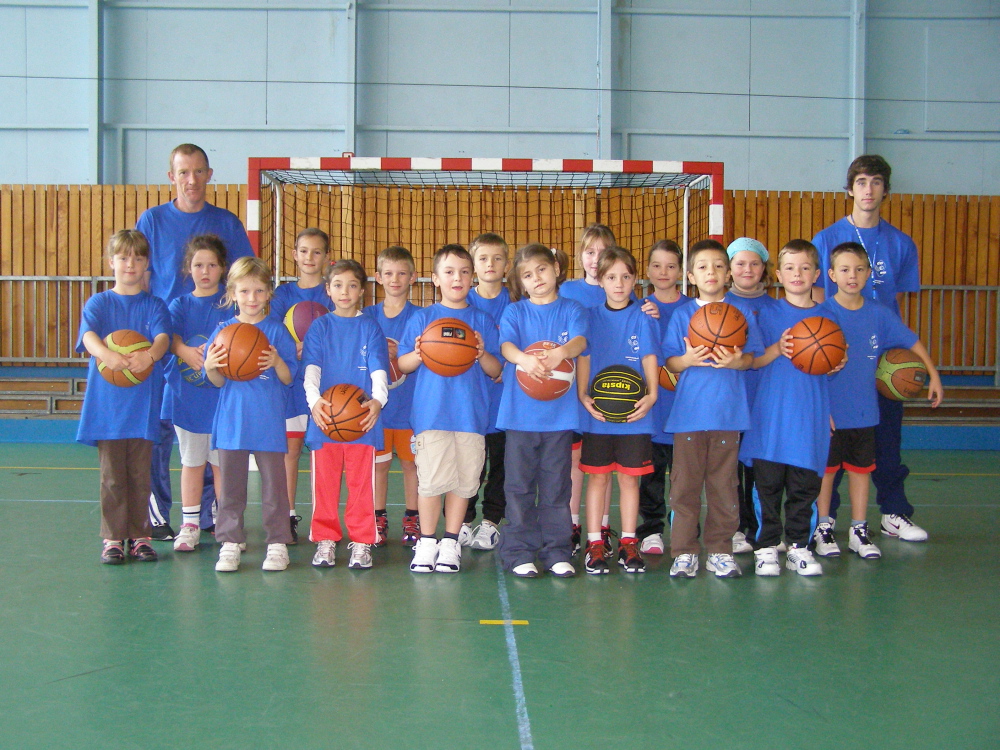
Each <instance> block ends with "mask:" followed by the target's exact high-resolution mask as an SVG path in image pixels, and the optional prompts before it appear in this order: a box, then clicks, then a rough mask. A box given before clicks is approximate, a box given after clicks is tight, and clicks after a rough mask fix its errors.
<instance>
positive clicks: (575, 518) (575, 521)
mask: <svg viewBox="0 0 1000 750" xmlns="http://www.w3.org/2000/svg"><path fill="white" fill-rule="evenodd" d="M569 517H570V518H571V519H572V521H573V525H574V526H579V525H580V514H579V513H570V514H569Z"/></svg>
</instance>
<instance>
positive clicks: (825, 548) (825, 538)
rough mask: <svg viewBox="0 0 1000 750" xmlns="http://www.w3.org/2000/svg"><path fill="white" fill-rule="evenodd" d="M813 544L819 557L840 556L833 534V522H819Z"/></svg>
mask: <svg viewBox="0 0 1000 750" xmlns="http://www.w3.org/2000/svg"><path fill="white" fill-rule="evenodd" d="M813 546H814V547H815V549H816V554H817V555H819V556H820V557H840V547H839V546H838V545H837V540H836V539H835V538H834V536H833V524H830V523H821V524H819V525H818V526H817V527H816V531H814V532H813Z"/></svg>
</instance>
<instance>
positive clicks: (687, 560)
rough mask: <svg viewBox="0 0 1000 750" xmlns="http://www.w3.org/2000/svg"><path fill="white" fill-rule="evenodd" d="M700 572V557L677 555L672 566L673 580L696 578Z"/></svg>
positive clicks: (671, 574)
mask: <svg viewBox="0 0 1000 750" xmlns="http://www.w3.org/2000/svg"><path fill="white" fill-rule="evenodd" d="M697 572H698V555H690V554H684V555H677V557H675V558H674V562H673V564H672V565H671V566H670V577H671V578H694V576H695V573H697Z"/></svg>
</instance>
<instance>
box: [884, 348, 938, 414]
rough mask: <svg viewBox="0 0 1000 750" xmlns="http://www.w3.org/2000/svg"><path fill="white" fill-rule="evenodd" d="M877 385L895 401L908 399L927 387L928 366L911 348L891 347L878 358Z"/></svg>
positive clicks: (885, 394) (886, 395) (887, 396)
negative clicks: (925, 365)
mask: <svg viewBox="0 0 1000 750" xmlns="http://www.w3.org/2000/svg"><path fill="white" fill-rule="evenodd" d="M875 387H876V388H878V392H879V393H881V394H882V395H883V396H885V397H886V398H889V399H892V400H893V401H907V400H909V399H913V398H916V397H917V396H919V395H920V391H922V390H923V389H924V388H926V387H927V368H926V367H924V363H923V362H922V361H921V360H920V357H918V356H917V355H916V354H914V353H913V352H911V351H910V350H909V349H890V350H889V351H887V352H886V353H885V354H883V355H882V356H881V357H879V360H878V368H877V369H876V370H875Z"/></svg>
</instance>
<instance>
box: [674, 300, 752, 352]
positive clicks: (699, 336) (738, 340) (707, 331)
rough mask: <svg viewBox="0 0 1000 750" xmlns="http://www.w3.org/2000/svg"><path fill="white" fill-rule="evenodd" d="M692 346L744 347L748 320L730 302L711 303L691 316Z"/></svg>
mask: <svg viewBox="0 0 1000 750" xmlns="http://www.w3.org/2000/svg"><path fill="white" fill-rule="evenodd" d="M688 339H689V340H690V341H691V346H694V347H698V346H707V347H708V348H709V349H714V348H715V347H717V346H725V347H727V348H729V349H732V348H733V347H737V346H739V347H743V346H746V343H747V319H746V318H745V317H743V313H741V312H740V311H739V310H737V309H736V308H735V307H734V306H733V305H730V304H729V303H728V302H709V303H708V304H707V305H702V306H701V307H700V308H698V311H697V312H696V313H695V314H694V315H692V316H691V322H690V323H688Z"/></svg>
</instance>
